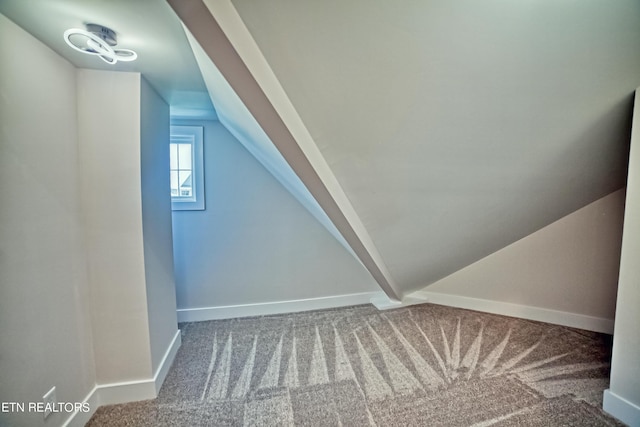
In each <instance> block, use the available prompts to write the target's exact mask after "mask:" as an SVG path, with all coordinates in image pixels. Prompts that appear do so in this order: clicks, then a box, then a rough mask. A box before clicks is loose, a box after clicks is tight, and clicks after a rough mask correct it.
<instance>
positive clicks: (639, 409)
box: [602, 389, 640, 427]
mask: <svg viewBox="0 0 640 427" xmlns="http://www.w3.org/2000/svg"><path fill="white" fill-rule="evenodd" d="M602 409H604V411H605V412H607V413H609V414H611V415H613V416H614V417H616V418H617V419H619V420H620V421H622V422H623V423H625V424H627V425H628V426H629V427H640V406H638V405H636V404H634V403H631V402H629V401H628V400H627V399H625V398H623V397H620V396H618V395H617V394H615V393H613V392H612V391H611V390H609V389H606V390H605V391H604V396H603V401H602Z"/></svg>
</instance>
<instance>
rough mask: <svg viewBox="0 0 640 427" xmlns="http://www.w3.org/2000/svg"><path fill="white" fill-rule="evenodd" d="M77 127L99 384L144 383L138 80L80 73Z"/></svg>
mask: <svg viewBox="0 0 640 427" xmlns="http://www.w3.org/2000/svg"><path fill="white" fill-rule="evenodd" d="M105 123H106V124H108V126H105ZM78 124H79V131H78V134H79V138H80V145H79V152H80V165H81V169H82V186H81V188H82V203H83V211H84V212H83V214H84V222H85V233H86V242H87V256H88V261H89V274H90V276H89V277H90V282H91V298H92V308H91V314H92V324H93V335H94V349H95V357H96V359H95V363H96V380H97V382H98V384H108V383H117V382H122V381H126V380H131V379H147V378H150V377H151V376H152V369H151V360H150V356H149V354H150V352H149V319H148V315H147V296H146V289H145V268H144V267H145V265H144V249H143V239H142V212H141V208H142V206H141V175H140V75H139V74H137V73H114V72H109V71H97V70H86V69H80V70H78ZM114 172H115V173H114Z"/></svg>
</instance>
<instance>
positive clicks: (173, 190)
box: [170, 171, 180, 197]
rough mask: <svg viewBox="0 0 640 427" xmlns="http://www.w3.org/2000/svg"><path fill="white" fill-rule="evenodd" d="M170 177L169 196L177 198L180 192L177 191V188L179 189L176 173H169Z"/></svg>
mask: <svg viewBox="0 0 640 427" xmlns="http://www.w3.org/2000/svg"><path fill="white" fill-rule="evenodd" d="M170 176H171V196H172V197H177V196H179V195H180V192H179V191H178V187H179V185H178V171H171V172H170Z"/></svg>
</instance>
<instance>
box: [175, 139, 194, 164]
mask: <svg viewBox="0 0 640 427" xmlns="http://www.w3.org/2000/svg"><path fill="white" fill-rule="evenodd" d="M178 169H188V170H191V169H193V168H192V167H191V144H178Z"/></svg>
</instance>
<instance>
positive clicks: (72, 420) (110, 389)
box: [62, 330, 182, 427]
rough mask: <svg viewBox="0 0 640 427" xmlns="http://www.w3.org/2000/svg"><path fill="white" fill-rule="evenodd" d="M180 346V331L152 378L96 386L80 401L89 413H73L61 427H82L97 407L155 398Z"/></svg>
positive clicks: (174, 337) (177, 332)
mask: <svg viewBox="0 0 640 427" xmlns="http://www.w3.org/2000/svg"><path fill="white" fill-rule="evenodd" d="M181 344H182V338H181V335H180V330H178V331H176V334H175V335H174V336H173V339H172V340H171V343H170V344H169V346H168V347H167V350H166V351H165V353H164V356H163V357H162V360H161V361H160V365H159V366H158V369H157V370H156V373H155V375H154V376H153V378H150V379H148V380H139V381H126V382H121V383H111V384H100V385H96V386H95V387H94V388H93V390H91V392H90V393H89V394H88V395H87V397H85V399H84V400H83V401H82V402H83V403H88V404H89V408H90V410H89V412H79V411H77V412H74V413H73V414H71V416H70V417H69V418H68V419H67V421H66V422H65V423H64V424H63V425H62V426H63V427H76V426H77V427H81V426H84V425H85V424H86V423H87V422H88V421H89V419H90V418H91V416H92V415H93V414H94V413H95V412H96V410H97V409H98V407H99V406H102V405H114V404H117V403H127V402H136V401H139V400H147V399H154V398H155V397H157V396H158V392H159V391H160V387H162V383H164V380H165V378H166V377H167V373H168V372H169V368H171V365H172V364H173V360H174V359H175V357H176V354H177V352H178V349H179V348H180V345H181Z"/></svg>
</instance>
